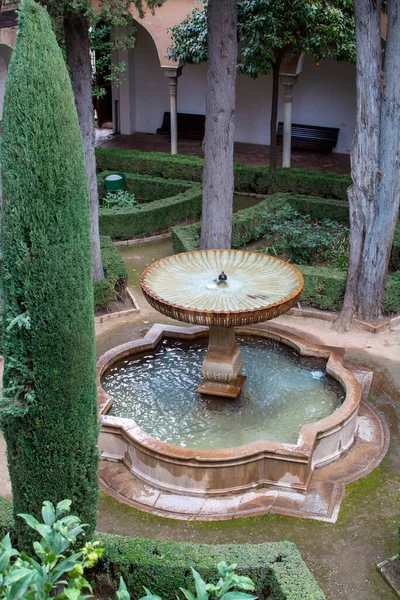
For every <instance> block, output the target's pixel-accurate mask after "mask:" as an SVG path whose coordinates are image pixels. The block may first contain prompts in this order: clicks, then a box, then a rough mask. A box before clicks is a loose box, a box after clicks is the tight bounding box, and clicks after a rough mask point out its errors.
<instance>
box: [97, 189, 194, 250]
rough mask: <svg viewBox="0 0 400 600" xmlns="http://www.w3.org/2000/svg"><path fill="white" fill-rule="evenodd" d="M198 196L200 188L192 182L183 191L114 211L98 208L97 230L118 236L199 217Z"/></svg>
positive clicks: (139, 233)
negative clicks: (98, 225)
mask: <svg viewBox="0 0 400 600" xmlns="http://www.w3.org/2000/svg"><path fill="white" fill-rule="evenodd" d="M201 200H202V191H201V188H200V187H199V186H193V185H192V186H190V188H189V189H188V190H186V191H185V192H182V193H179V194H177V195H175V196H172V197H170V198H163V199H162V200H155V201H154V202H149V203H146V204H139V205H137V206H134V207H133V208H120V209H119V210H117V211H115V210H112V209H108V208H100V209H99V224H100V233H101V234H102V235H108V236H110V237H112V238H113V239H119V240H129V239H130V238H134V237H146V236H151V235H155V234H156V233H160V232H162V231H166V230H167V229H169V228H170V227H171V226H172V225H176V224H177V223H182V222H184V221H186V220H193V219H197V218H199V216H200V215H201Z"/></svg>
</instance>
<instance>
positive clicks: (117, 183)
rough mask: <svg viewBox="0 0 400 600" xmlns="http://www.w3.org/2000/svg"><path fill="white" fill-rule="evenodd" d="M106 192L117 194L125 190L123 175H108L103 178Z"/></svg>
mask: <svg viewBox="0 0 400 600" xmlns="http://www.w3.org/2000/svg"><path fill="white" fill-rule="evenodd" d="M103 182H104V189H105V190H106V192H118V190H124V189H125V188H126V177H125V174H124V173H109V174H108V175H105V176H104V177H103Z"/></svg>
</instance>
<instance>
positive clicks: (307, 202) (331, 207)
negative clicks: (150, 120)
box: [171, 193, 400, 313]
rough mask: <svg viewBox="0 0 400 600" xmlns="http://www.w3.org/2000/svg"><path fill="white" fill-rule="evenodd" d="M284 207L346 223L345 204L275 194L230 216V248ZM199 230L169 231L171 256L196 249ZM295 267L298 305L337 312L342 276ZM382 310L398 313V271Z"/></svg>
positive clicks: (396, 251)
mask: <svg viewBox="0 0 400 600" xmlns="http://www.w3.org/2000/svg"><path fill="white" fill-rule="evenodd" d="M286 203H289V204H290V205H291V206H293V208H295V209H296V210H298V211H299V212H302V213H308V214H311V215H312V217H313V218H318V219H321V218H328V217H329V218H330V219H337V220H338V221H342V222H343V221H344V222H346V219H345V208H346V206H345V205H346V203H345V202H341V201H337V200H327V199H324V198H312V197H308V196H294V195H291V194H281V193H278V194H274V195H272V196H270V198H266V199H265V200H263V201H262V202H260V203H259V204H257V205H256V206H254V207H252V208H248V209H245V210H241V211H239V212H237V213H236V214H234V215H233V219H232V248H243V247H244V246H245V245H246V244H247V243H248V242H250V241H251V240H252V239H253V237H254V234H255V231H256V230H257V228H258V227H259V226H260V225H261V223H262V221H263V219H264V215H265V213H266V212H268V211H273V210H277V209H279V208H280V207H281V206H283V205H284V204H286ZM200 228H201V225H200V223H194V224H193V225H186V226H181V227H173V228H172V230H171V233H172V246H173V248H174V252H176V253H179V252H188V251H190V250H196V249H197V248H199V245H200ZM396 235H397V236H398V237H397V240H398V244H397V245H396V244H394V245H393V249H392V257H391V266H394V265H395V264H396V261H398V260H399V257H400V230H399V226H397V229H396ZM296 266H297V268H298V269H299V270H300V271H301V272H302V273H303V276H304V289H303V292H302V295H301V301H302V302H304V303H305V304H310V305H311V306H315V307H316V308H320V309H322V310H339V309H340V307H341V304H342V301H343V296H344V291H345V287H346V272H345V271H340V270H338V269H333V268H327V267H308V266H303V265H296ZM382 308H383V311H384V312H385V313H394V312H399V311H400V271H397V272H396V273H395V274H394V275H392V276H390V277H388V278H387V282H386V286H385V293H384V296H383V301H382Z"/></svg>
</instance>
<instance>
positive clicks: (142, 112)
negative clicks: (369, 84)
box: [120, 26, 356, 153]
mask: <svg viewBox="0 0 400 600" xmlns="http://www.w3.org/2000/svg"><path fill="white" fill-rule="evenodd" d="M206 72H207V69H206V65H187V66H186V67H184V69H183V71H182V75H181V77H180V78H179V80H178V112H182V113H196V114H204V113H205V91H206ZM355 78H356V72H355V67H354V66H352V65H348V64H345V63H337V62H335V61H333V60H326V61H323V62H322V63H321V65H320V66H319V67H317V66H316V65H315V62H314V60H313V59H312V58H311V57H307V58H306V59H305V61H304V67H303V72H302V73H301V75H300V76H299V79H298V82H297V84H296V86H295V88H294V96H293V114H292V119H293V122H294V123H303V124H306V125H323V126H327V127H339V128H340V134H339V140H338V145H337V147H336V150H335V151H336V152H343V153H348V152H350V149H351V143H352V137H353V132H354V127H355V116H356V114H355V113H356V89H355ZM127 79H128V81H127V83H125V84H124V86H125V91H124V90H123V89H122V88H123V86H122V87H121V90H120V97H121V98H122V99H123V101H122V102H121V132H122V133H132V132H134V131H140V132H146V133H155V132H156V129H157V128H158V127H160V125H161V122H162V117H163V113H164V112H165V111H168V110H169V89H168V80H167V78H166V77H165V75H164V73H163V72H162V71H161V68H160V62H159V59H158V56H157V51H156V48H155V45H154V42H153V40H152V38H151V36H150V34H149V33H148V32H147V31H146V30H145V29H144V28H143V27H141V26H139V27H138V36H137V43H136V46H135V48H134V50H132V51H131V52H130V53H129V77H128V78H127ZM271 87H272V75H268V76H264V77H260V78H258V79H256V80H253V79H251V78H249V77H247V76H246V75H240V74H239V75H238V79H237V92H236V132H235V140H236V141H240V142H248V143H253V144H269V137H270V136H269V118H270V108H271ZM121 92H122V95H121ZM128 92H129V93H128ZM127 97H129V99H130V100H129V99H127ZM125 113H126V115H128V113H129V115H130V116H129V118H127V116H126V117H125V118H124V114H125ZM278 120H279V121H282V120H283V88H282V86H281V87H280V103H279V112H278ZM122 122H125V124H126V125H125V126H124V127H122Z"/></svg>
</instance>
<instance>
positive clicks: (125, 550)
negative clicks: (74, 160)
mask: <svg viewBox="0 0 400 600" xmlns="http://www.w3.org/2000/svg"><path fill="white" fill-rule="evenodd" d="M101 539H102V541H103V543H104V546H105V552H104V554H103V556H102V557H101V559H100V561H99V564H98V566H97V567H96V579H97V580H98V581H104V578H106V579H107V580H108V583H109V584H110V585H111V587H113V588H114V589H115V588H116V587H117V585H118V582H119V578H120V576H121V575H122V577H123V578H124V580H125V583H126V585H127V588H128V590H129V592H130V593H131V595H132V597H133V598H140V597H141V596H142V594H143V586H145V587H147V588H148V589H150V590H152V591H153V592H157V594H158V595H160V596H161V597H162V598H163V600H176V591H177V590H178V589H179V588H181V587H182V588H186V589H189V590H190V591H192V592H194V591H195V590H194V584H193V579H192V573H191V570H190V569H191V567H192V568H195V569H196V570H197V571H198V572H199V573H200V575H201V577H202V578H203V579H204V580H205V581H213V580H214V579H216V578H217V577H218V572H217V567H216V565H217V563H219V562H220V561H221V560H225V561H226V562H227V563H236V564H237V565H238V568H237V572H238V574H239V575H245V576H247V577H250V578H251V580H252V581H253V582H254V584H255V592H256V594H257V595H258V596H259V597H260V598H264V599H265V600H266V599H267V598H271V594H272V597H273V598H274V600H323V599H324V598H325V596H324V594H323V593H322V591H321V590H320V589H319V587H318V585H317V583H316V581H315V579H314V578H313V576H312V575H311V573H310V571H309V570H308V568H307V566H306V565H305V563H304V562H303V561H302V559H301V556H300V553H299V551H298V550H297V548H296V546H295V544H293V543H291V542H276V543H264V544H243V545H207V544H190V543H185V542H161V541H156V540H147V539H142V538H129V537H122V536H116V535H110V534H102V535H101Z"/></svg>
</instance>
